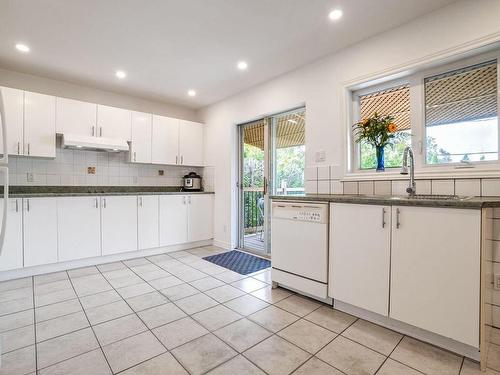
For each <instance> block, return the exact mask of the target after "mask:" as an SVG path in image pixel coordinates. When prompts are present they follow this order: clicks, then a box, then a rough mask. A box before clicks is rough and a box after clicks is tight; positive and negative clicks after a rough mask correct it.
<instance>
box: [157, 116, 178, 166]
mask: <svg viewBox="0 0 500 375" xmlns="http://www.w3.org/2000/svg"><path fill="white" fill-rule="evenodd" d="M178 155H179V120H177V119H174V118H169V117H163V116H156V115H153V137H152V161H153V164H178V163H179V157H178Z"/></svg>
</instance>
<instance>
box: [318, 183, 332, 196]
mask: <svg viewBox="0 0 500 375" xmlns="http://www.w3.org/2000/svg"><path fill="white" fill-rule="evenodd" d="M318 194H330V181H329V180H321V181H318Z"/></svg>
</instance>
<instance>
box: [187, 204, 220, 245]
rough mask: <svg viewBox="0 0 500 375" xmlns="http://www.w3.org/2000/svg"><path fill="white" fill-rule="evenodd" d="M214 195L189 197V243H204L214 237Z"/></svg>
mask: <svg viewBox="0 0 500 375" xmlns="http://www.w3.org/2000/svg"><path fill="white" fill-rule="evenodd" d="M213 205H214V200H213V196H212V195H206V194H199V195H189V196H188V241H189V242H192V241H203V240H208V239H211V238H212V237H213V232H214V230H213V211H214V208H213Z"/></svg>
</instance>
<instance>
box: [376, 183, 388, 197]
mask: <svg viewBox="0 0 500 375" xmlns="http://www.w3.org/2000/svg"><path fill="white" fill-rule="evenodd" d="M391 192H392V189H391V181H375V182H374V194H375V195H391Z"/></svg>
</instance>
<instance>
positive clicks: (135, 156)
mask: <svg viewBox="0 0 500 375" xmlns="http://www.w3.org/2000/svg"><path fill="white" fill-rule="evenodd" d="M134 161H137V153H136V152H135V151H134Z"/></svg>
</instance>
